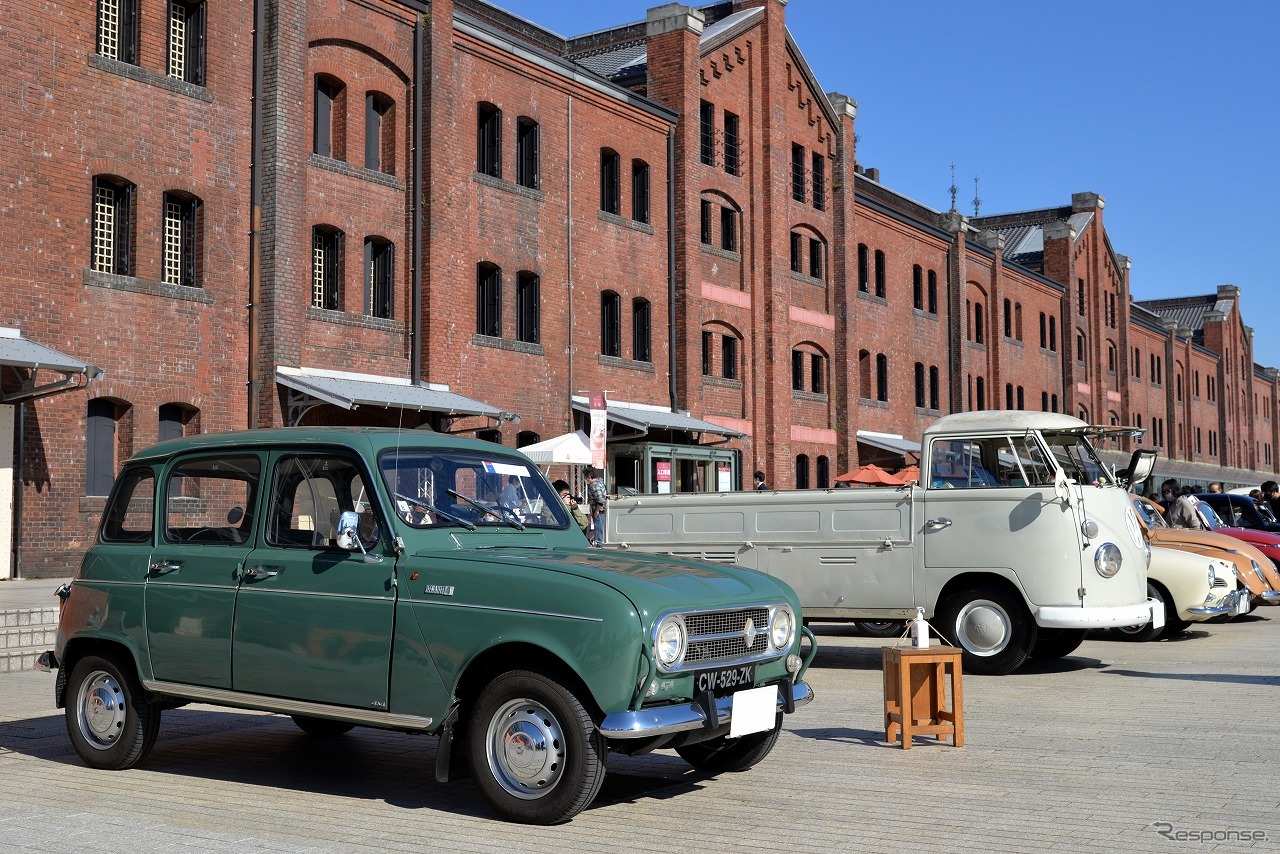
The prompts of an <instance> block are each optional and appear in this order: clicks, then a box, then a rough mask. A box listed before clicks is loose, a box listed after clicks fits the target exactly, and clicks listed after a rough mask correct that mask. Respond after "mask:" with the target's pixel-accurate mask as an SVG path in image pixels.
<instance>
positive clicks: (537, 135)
mask: <svg viewBox="0 0 1280 854" xmlns="http://www.w3.org/2000/svg"><path fill="white" fill-rule="evenodd" d="M541 145H542V129H541V128H540V127H538V123H537V122H535V121H534V120H533V119H531V118H529V117H528V116H521V117H520V118H518V119H516V183H517V184H519V185H520V186H521V187H528V188H529V189H531V190H536V189H538V181H539V178H540V175H541V171H542V163H541V159H540V158H541V156H542V154H541V151H540V150H539V149H540V147H541Z"/></svg>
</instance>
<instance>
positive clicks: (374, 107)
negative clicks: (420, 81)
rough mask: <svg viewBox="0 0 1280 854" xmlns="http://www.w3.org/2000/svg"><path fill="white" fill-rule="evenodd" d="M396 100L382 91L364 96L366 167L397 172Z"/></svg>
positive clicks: (376, 170)
mask: <svg viewBox="0 0 1280 854" xmlns="http://www.w3.org/2000/svg"><path fill="white" fill-rule="evenodd" d="M395 106H396V102H395V101H393V100H391V98H390V97H388V96H386V95H384V94H382V93H381V92H366V93H365V96H364V168H366V169H372V170H373V171H375V172H384V173H386V174H388V175H394V174H395V173H396V145H395V140H396V122H395V118H396V113H395Z"/></svg>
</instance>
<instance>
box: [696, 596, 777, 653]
mask: <svg viewBox="0 0 1280 854" xmlns="http://www.w3.org/2000/svg"><path fill="white" fill-rule="evenodd" d="M748 621H749V622H750V624H751V627H752V630H753V632H754V635H753V637H752V638H751V642H750V643H749V644H748V642H747V637H748V632H747V624H748ZM684 623H685V628H686V629H687V631H688V633H689V647H688V650H687V651H686V652H685V656H684V665H685V667H705V666H707V665H716V664H727V663H730V662H737V661H743V660H751V659H755V658H759V657H761V656H763V655H764V654H766V653H768V652H769V609H768V608H764V607H758V608H737V609H734V610H729V611H706V612H700V613H695V614H687V615H686V616H685V618H684Z"/></svg>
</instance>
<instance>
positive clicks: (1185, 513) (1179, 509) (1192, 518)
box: [1165, 481, 1204, 530]
mask: <svg viewBox="0 0 1280 854" xmlns="http://www.w3.org/2000/svg"><path fill="white" fill-rule="evenodd" d="M1165 482H1166V483H1168V481H1165ZM1179 493H1180V494H1179V495H1178V497H1177V498H1175V499H1174V500H1173V503H1172V504H1170V505H1169V510H1168V512H1166V513H1165V517H1166V518H1167V519H1168V520H1169V525H1170V527H1173V528H1195V529H1196V530H1204V522H1202V521H1201V520H1200V511H1199V510H1197V509H1196V500H1195V498H1194V497H1193V496H1194V495H1195V492H1194V490H1193V489H1192V488H1191V487H1190V486H1184V487H1182V489H1180V490H1179Z"/></svg>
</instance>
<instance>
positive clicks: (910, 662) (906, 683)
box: [884, 646, 964, 750]
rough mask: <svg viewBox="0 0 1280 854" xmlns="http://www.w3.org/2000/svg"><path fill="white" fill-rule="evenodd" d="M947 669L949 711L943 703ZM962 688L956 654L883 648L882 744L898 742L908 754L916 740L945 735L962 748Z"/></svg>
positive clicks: (938, 648) (949, 649)
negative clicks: (912, 740)
mask: <svg viewBox="0 0 1280 854" xmlns="http://www.w3.org/2000/svg"><path fill="white" fill-rule="evenodd" d="M948 665H950V667H951V711H947V707H946V702H945V697H944V694H945V690H946V668H947V666H948ZM963 705H964V686H963V685H962V684H961V677H960V650H959V649H958V648H956V647H954V646H931V647H929V648H928V649H918V648H916V647H904V648H902V649H899V648H898V647H893V646H886V647H885V648H884V740H885V741H887V742H889V743H890V744H892V743H893V742H895V741H897V740H898V739H897V738H896V737H895V735H896V734H900V735H901V738H902V747H903V749H904V750H906V749H910V747H911V739H912V737H913V736H916V735H933V736H937V739H938V741H943V740H944V739H945V738H946V737H947V736H948V735H950V736H951V743H952V744H954V745H955V746H956V747H964V710H963V708H962V707H963Z"/></svg>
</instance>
